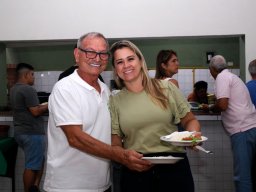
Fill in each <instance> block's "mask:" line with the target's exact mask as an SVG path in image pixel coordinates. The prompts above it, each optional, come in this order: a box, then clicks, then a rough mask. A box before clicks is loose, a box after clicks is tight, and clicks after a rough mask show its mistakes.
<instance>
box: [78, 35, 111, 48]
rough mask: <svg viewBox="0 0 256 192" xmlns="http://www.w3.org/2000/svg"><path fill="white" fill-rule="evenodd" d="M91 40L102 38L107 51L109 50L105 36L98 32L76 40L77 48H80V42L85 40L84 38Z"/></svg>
mask: <svg viewBox="0 0 256 192" xmlns="http://www.w3.org/2000/svg"><path fill="white" fill-rule="evenodd" d="M88 37H90V38H93V37H99V38H102V39H104V40H105V42H106V45H107V50H108V49H109V44H108V40H107V39H106V38H105V36H104V35H103V34H101V33H98V32H89V33H86V34H84V35H82V36H81V37H80V38H79V39H78V40H77V48H79V47H81V44H82V41H83V40H84V39H85V38H88Z"/></svg>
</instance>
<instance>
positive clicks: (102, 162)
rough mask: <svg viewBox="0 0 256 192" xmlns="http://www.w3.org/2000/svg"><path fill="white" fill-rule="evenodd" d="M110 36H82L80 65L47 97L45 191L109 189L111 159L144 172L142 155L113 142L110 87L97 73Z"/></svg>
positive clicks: (105, 60)
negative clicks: (112, 143)
mask: <svg viewBox="0 0 256 192" xmlns="http://www.w3.org/2000/svg"><path fill="white" fill-rule="evenodd" d="M109 56H110V55H109V46H108V41H107V40H106V38H105V37H104V36H103V35H102V34H101V33H97V32H91V33H87V34H85V35H83V36H81V37H80V38H79V39H78V42H77V48H76V49H75V51H74V57H75V60H76V63H77V65H78V69H77V70H75V71H74V73H72V74H71V75H69V76H68V77H66V78H63V79H62V80H61V81H58V82H57V83H56V84H55V86H54V88H53V91H52V93H51V95H50V98H49V121H48V132H47V136H48V151H47V164H46V165H47V167H46V175H45V182H44V189H45V190H46V191H49V192H50V191H54V192H70V191H76V192H85V191H88V192H89V191H90V192H103V191H107V192H110V191H111V188H110V184H111V183H110V160H114V161H117V162H119V163H122V164H125V165H127V166H128V167H130V168H131V169H133V170H137V171H143V170H145V169H148V167H150V166H151V163H150V162H149V161H146V160H143V159H141V158H142V154H139V153H137V152H136V151H134V150H124V149H123V148H121V147H117V146H111V120H110V113H109V109H108V98H109V95H110V91H109V89H108V87H107V85H105V84H104V83H102V82H101V81H100V80H99V79H98V76H99V74H100V73H101V72H102V71H103V70H104V69H105V68H106V66H107V63H108V59H109Z"/></svg>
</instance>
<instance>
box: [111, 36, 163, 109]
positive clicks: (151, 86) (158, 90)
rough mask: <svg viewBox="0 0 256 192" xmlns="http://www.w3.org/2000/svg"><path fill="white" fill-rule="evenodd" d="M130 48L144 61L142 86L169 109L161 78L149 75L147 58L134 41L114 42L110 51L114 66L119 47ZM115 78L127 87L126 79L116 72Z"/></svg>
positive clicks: (121, 86)
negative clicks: (153, 77) (160, 81)
mask: <svg viewBox="0 0 256 192" xmlns="http://www.w3.org/2000/svg"><path fill="white" fill-rule="evenodd" d="M125 47H126V48H129V49H130V50H132V51H133V52H134V53H135V54H136V55H137V56H138V58H139V60H140V61H141V63H142V68H141V75H142V86H143V87H144V90H145V92H146V93H147V94H149V95H150V96H151V98H152V100H153V101H154V102H155V103H157V104H159V105H160V106H161V107H162V108H164V109H167V108H168V99H167V96H166V95H165V94H164V89H163V88H162V87H161V86H160V83H159V80H156V79H152V78H150V77H149V75H148V69H147V64H146V61H145V58H144V56H143V54H142V53H141V51H140V50H139V48H138V47H137V46H136V45H135V44H133V43H132V42H130V41H128V40H121V41H118V42H116V43H114V44H113V45H112V46H111V48H110V52H111V54H112V66H113V68H115V63H114V60H115V58H114V53H115V52H116V51H117V50H118V49H122V48H125ZM114 79H115V82H116V84H117V86H118V87H119V88H123V87H125V84H124V81H123V80H122V79H120V78H119V77H118V76H117V74H116V72H114Z"/></svg>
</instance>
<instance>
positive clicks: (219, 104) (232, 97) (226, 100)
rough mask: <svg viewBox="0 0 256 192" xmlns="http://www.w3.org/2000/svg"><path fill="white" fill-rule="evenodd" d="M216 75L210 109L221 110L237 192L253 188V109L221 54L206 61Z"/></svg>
mask: <svg viewBox="0 0 256 192" xmlns="http://www.w3.org/2000/svg"><path fill="white" fill-rule="evenodd" d="M209 69H210V73H211V75H212V76H213V78H214V79H215V87H216V90H215V92H216V93H215V95H216V98H217V101H216V103H215V104H214V105H213V106H211V107H210V110H213V111H221V118H222V122H223V125H224V128H225V129H226V131H227V132H228V133H229V135H230V139H231V145H232V151H233V162H234V182H235V188H236V192H252V191H253V179H252V167H253V162H254V161H255V155H256V121H255V120H256V110H255V107H254V105H253V104H252V101H251V98H250V94H249V91H248V89H247V88H246V86H245V84H244V82H243V81H242V80H241V79H240V78H239V77H238V76H236V75H235V74H233V73H231V72H229V71H228V69H227V63H226V60H225V58H224V57H223V56H221V55H216V56H214V57H213V58H212V59H211V61H210V63H209Z"/></svg>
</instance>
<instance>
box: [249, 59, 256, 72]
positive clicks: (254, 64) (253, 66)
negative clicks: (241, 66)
mask: <svg viewBox="0 0 256 192" xmlns="http://www.w3.org/2000/svg"><path fill="white" fill-rule="evenodd" d="M248 70H249V73H250V74H251V76H256V59H254V60H252V61H251V62H250V64H249V66H248Z"/></svg>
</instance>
